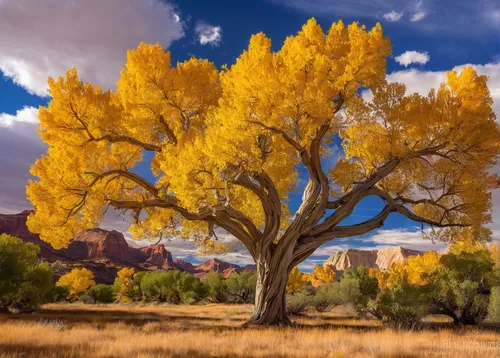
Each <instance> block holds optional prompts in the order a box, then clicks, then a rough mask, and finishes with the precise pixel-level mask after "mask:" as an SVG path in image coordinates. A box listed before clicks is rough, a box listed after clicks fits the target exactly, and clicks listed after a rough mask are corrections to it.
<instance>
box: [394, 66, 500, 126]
mask: <svg viewBox="0 0 500 358" xmlns="http://www.w3.org/2000/svg"><path fill="white" fill-rule="evenodd" d="M465 66H467V64H464V65H460V66H456V67H454V68H453V69H454V70H455V71H458V72H460V71H462V69H463V68H464V67H465ZM470 66H472V67H474V68H475V69H476V71H477V72H478V73H479V74H481V75H486V76H487V77H488V87H489V89H490V94H491V97H492V98H493V101H494V103H493V110H494V112H495V113H496V114H497V120H500V63H488V64H485V65H477V64H470ZM387 81H389V82H399V83H403V84H405V85H406V88H407V92H408V93H413V92H416V93H420V94H422V95H427V94H428V93H429V91H430V90H431V89H433V88H438V87H439V85H440V84H441V83H442V82H445V81H446V71H421V70H417V69H410V70H404V71H396V72H392V73H391V74H389V75H388V76H387Z"/></svg>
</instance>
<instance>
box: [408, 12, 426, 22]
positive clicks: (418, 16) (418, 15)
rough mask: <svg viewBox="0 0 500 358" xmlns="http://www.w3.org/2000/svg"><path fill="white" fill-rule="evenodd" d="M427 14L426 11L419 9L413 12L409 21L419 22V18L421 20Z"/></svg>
mask: <svg viewBox="0 0 500 358" xmlns="http://www.w3.org/2000/svg"><path fill="white" fill-rule="evenodd" d="M426 16H427V13H426V12H425V11H419V12H416V13H414V14H413V15H412V16H411V21H412V22H419V21H420V20H423V19H424V18H425V17H426Z"/></svg>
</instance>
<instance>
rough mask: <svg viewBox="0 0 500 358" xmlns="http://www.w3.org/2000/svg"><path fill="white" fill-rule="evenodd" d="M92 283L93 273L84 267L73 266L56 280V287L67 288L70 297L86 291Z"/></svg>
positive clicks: (93, 282) (93, 283)
mask: <svg viewBox="0 0 500 358" xmlns="http://www.w3.org/2000/svg"><path fill="white" fill-rule="evenodd" d="M94 285H95V281H94V274H93V273H92V271H90V270H88V269H86V268H82V269H77V268H74V269H73V270H71V272H70V273H67V274H66V275H63V276H61V277H60V278H59V280H58V281H57V282H56V287H66V288H68V290H69V294H70V296H72V297H74V296H76V295H78V294H80V293H82V292H85V291H87V290H88V289H89V287H91V286H94Z"/></svg>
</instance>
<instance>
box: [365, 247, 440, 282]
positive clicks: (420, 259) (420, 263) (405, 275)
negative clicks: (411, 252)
mask: <svg viewBox="0 0 500 358" xmlns="http://www.w3.org/2000/svg"><path fill="white" fill-rule="evenodd" d="M439 265H440V263H439V254H438V253H437V252H435V251H429V252H426V253H425V254H423V255H421V256H410V257H409V258H408V259H406V260H405V261H404V262H395V263H393V264H392V265H391V266H390V267H389V268H388V269H387V270H386V271H385V272H382V271H379V270H375V269H371V271H370V276H371V277H376V278H377V279H378V282H379V287H380V288H386V287H388V288H391V287H394V286H397V285H400V284H402V283H403V282H404V281H406V280H407V282H409V283H410V284H412V285H416V286H421V285H426V284H428V283H430V282H431V281H432V280H433V278H434V275H435V274H436V272H437V270H438V268H439Z"/></svg>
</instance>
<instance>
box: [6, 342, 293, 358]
mask: <svg viewBox="0 0 500 358" xmlns="http://www.w3.org/2000/svg"><path fill="white" fill-rule="evenodd" d="M65 348H67V347H65V346H57V345H56V346H54V345H49V344H47V345H37V346H33V345H24V344H23V345H21V344H19V345H8V344H0V353H1V354H0V357H37V358H69V357H71V358H79V357H85V358H88V357H93V356H94V355H95V354H96V353H97V349H96V347H93V346H92V345H80V346H78V347H77V348H78V349H75V347H72V348H73V349H71V351H69V350H67V349H65ZM127 356H128V357H144V356H146V357H148V356H153V357H173V358H181V357H182V358H185V357H190V358H201V357H206V356H207V355H206V352H205V351H200V350H197V349H192V348H190V349H188V350H186V351H183V352H181V353H179V352H176V351H175V350H173V349H169V348H168V347H162V348H154V349H141V350H140V351H137V352H133V353H129V354H128V355H127ZM238 356H239V357H242V358H250V357H253V355H252V354H251V353H248V355H246V354H244V355H238ZM217 357H220V358H233V357H234V355H233V354H221V355H217ZM272 357H273V358H274V357H276V358H282V357H283V358H284V357H286V355H285V354H283V355H281V354H280V355H276V354H273V355H272Z"/></svg>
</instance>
